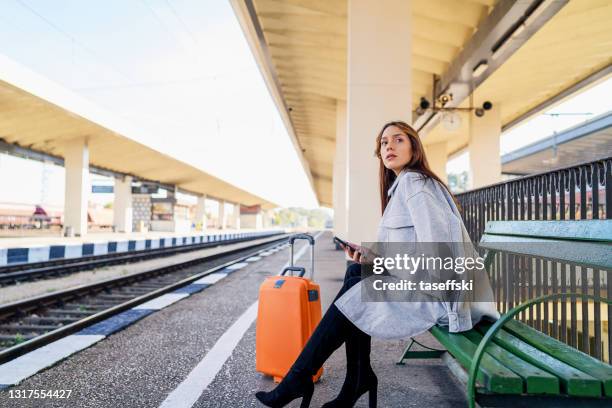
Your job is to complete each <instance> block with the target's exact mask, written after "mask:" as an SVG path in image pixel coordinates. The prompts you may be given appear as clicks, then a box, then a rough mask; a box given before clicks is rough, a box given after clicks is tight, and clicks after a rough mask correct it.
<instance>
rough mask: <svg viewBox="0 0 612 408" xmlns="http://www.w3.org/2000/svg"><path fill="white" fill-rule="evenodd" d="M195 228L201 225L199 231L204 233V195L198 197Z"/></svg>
mask: <svg viewBox="0 0 612 408" xmlns="http://www.w3.org/2000/svg"><path fill="white" fill-rule="evenodd" d="M195 224H196V228H198V227H197V226H198V225H201V228H200V231H206V195H201V196H198V202H197V204H196V211H195Z"/></svg>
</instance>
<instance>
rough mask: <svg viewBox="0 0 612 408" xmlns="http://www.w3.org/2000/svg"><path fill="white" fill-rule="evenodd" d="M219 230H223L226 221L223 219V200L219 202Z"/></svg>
mask: <svg viewBox="0 0 612 408" xmlns="http://www.w3.org/2000/svg"><path fill="white" fill-rule="evenodd" d="M218 219H219V228H221V229H225V226H226V225H227V219H226V218H225V200H219V217H218Z"/></svg>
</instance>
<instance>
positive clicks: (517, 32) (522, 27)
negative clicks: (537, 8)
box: [510, 23, 525, 39]
mask: <svg viewBox="0 0 612 408" xmlns="http://www.w3.org/2000/svg"><path fill="white" fill-rule="evenodd" d="M523 31H525V23H521V24H519V26H518V27H516V29H515V30H514V31H513V32H512V34H510V37H512V38H513V39H514V38H516V37H518V36H519V35H521V33H522V32H523Z"/></svg>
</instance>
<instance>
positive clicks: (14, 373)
mask: <svg viewBox="0 0 612 408" xmlns="http://www.w3.org/2000/svg"><path fill="white" fill-rule="evenodd" d="M103 338H104V336H102V335H98V334H95V335H94V334H88V335H78V336H77V335H74V334H73V335H70V336H67V337H64V338H63V339H59V340H57V341H54V342H53V343H50V344H47V345H46V346H43V347H41V348H39V349H36V350H34V351H31V352H29V353H27V354H24V355H23V356H21V357H17V358H16V359H14V360H11V361H9V362H8V363H5V364H2V365H0V384H9V385H13V384H19V382H20V381H22V380H24V379H25V378H28V377H30V376H32V375H34V374H36V373H37V372H39V371H40V370H42V369H43V368H46V367H49V366H52V365H53V364H55V363H57V362H58V361H60V360H63V359H65V358H66V357H68V356H70V355H71V354H74V353H76V352H77V351H80V350H83V349H85V348H87V347H89V346H91V345H92V344H94V343H97V342H99V341H100V340H102V339H103Z"/></svg>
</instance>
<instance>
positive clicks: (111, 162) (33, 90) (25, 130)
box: [0, 56, 277, 209]
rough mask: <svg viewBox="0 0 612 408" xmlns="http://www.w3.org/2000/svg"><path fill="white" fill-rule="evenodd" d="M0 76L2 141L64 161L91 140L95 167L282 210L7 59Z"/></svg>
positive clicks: (3, 60) (2, 61)
mask: <svg viewBox="0 0 612 408" xmlns="http://www.w3.org/2000/svg"><path fill="white" fill-rule="evenodd" d="M0 72H1V73H2V74H1V75H2V77H0V106H1V107H2V108H1V109H0V138H1V139H4V140H5V141H6V142H8V143H13V144H17V145H19V146H21V147H25V148H28V149H32V150H34V151H37V152H42V153H45V154H49V155H52V156H58V157H64V152H65V147H66V145H67V144H69V143H71V141H72V142H74V141H75V140H76V139H79V138H82V137H86V138H87V141H88V146H89V162H90V165H93V166H96V167H99V168H102V169H107V170H110V171H114V172H117V173H122V174H126V175H132V176H135V177H137V178H139V179H142V180H150V181H156V182H160V183H164V184H171V185H176V186H177V187H179V188H181V189H183V190H185V191H189V192H192V193H196V194H207V195H208V196H210V197H211V198H216V199H222V200H227V201H231V202H235V203H242V204H245V205H256V204H260V205H261V206H262V208H264V209H270V208H274V207H277V205H276V204H274V203H272V202H269V201H267V200H265V199H263V198H261V197H258V196H256V195H254V194H252V193H250V192H248V191H245V190H243V189H240V188H238V187H236V186H234V185H232V184H230V183H228V182H227V181H224V180H222V179H220V178H218V177H215V176H212V175H210V174H208V173H206V172H205V171H203V170H201V169H199V168H197V167H195V166H193V165H190V164H187V163H185V162H182V161H180V160H178V159H175V158H172V157H170V156H168V155H166V154H164V153H162V152H160V151H157V150H155V149H152V148H150V147H148V146H146V145H144V144H143V143H141V142H139V141H137V140H135V139H138V140H146V134H145V133H144V132H142V130H140V129H137V128H135V127H133V126H131V125H129V124H127V123H125V122H124V121H122V120H120V119H119V118H117V117H116V116H114V115H112V114H110V113H109V112H107V111H104V110H102V109H100V108H98V107H97V106H94V105H93V104H92V103H91V102H89V101H87V100H85V99H83V98H81V97H79V96H78V95H76V94H74V93H72V92H69V91H68V90H66V89H64V88H62V87H60V86H59V85H57V84H55V83H53V82H51V81H48V80H46V79H45V78H42V77H40V76H38V75H36V74H34V73H32V72H30V71H28V70H27V69H24V68H23V67H21V66H19V65H18V64H15V63H14V62H13V61H10V60H9V59H7V58H5V57H2V56H0ZM168 138H169V140H171V135H169V136H168Z"/></svg>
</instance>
